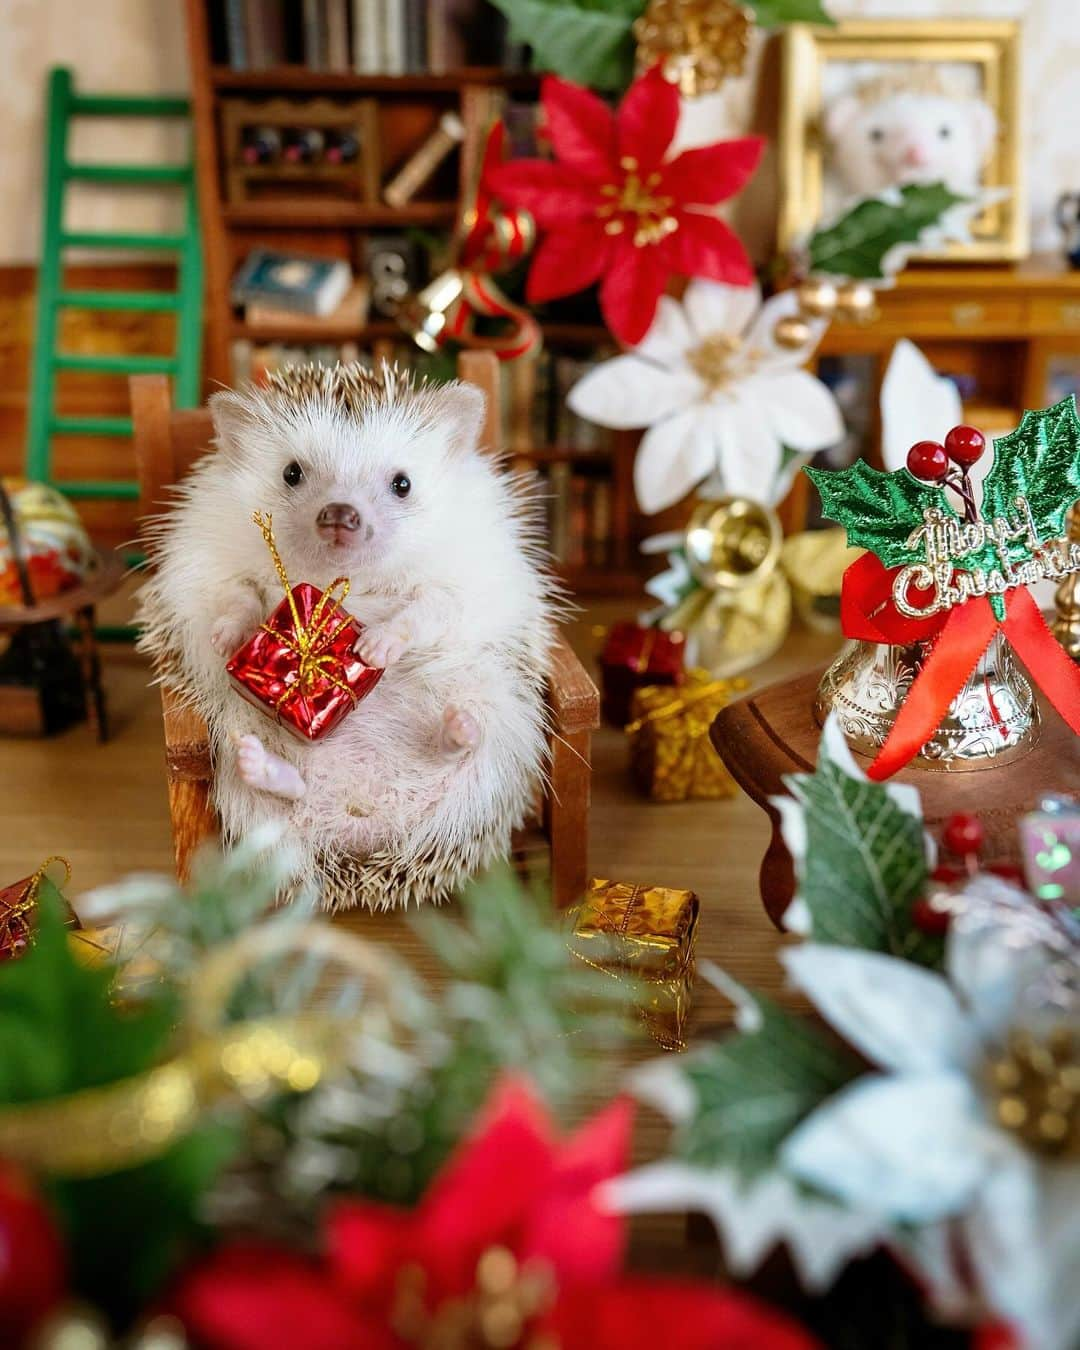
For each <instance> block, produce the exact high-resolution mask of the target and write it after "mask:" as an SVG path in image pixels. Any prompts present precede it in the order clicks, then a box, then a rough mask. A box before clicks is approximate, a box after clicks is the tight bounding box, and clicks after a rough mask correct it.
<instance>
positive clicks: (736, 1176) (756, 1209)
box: [597, 961, 891, 1293]
mask: <svg viewBox="0 0 1080 1350" xmlns="http://www.w3.org/2000/svg"><path fill="white" fill-rule="evenodd" d="M700 973H701V975H702V976H703V977H704V978H705V979H707V980H708V981H709V982H710V984H713V985H715V986H716V987H717V988H718V989H720V990H721V992H722V993H723V994H724V995H725V996H726V997H727V998H729V999H730V1000H731V1002H732V1003H733V1004H734V1007H735V1026H736V1028H737V1029H738V1030H739V1031H743V1032H752V1031H756V1030H757V1029H758V1027H759V1024H760V1016H761V1014H760V1009H759V1007H758V1005H757V1003H756V1001H755V1000H754V999H753V998H752V997H751V996H750V995H748V994H747V992H746V990H745V989H743V988H742V986H741V985H739V984H738V983H737V982H736V981H735V980H732V979H731V978H730V976H728V975H726V974H725V973H724V971H722V970H721V969H719V968H718V967H717V966H715V965H713V964H712V962H710V961H703V962H701V965H700ZM685 1064H686V1061H685V1060H679V1059H674V1058H672V1057H670V1056H669V1057H667V1058H665V1059H660V1060H653V1061H650V1062H649V1063H648V1064H644V1065H642V1066H641V1067H640V1068H638V1069H636V1070H634V1072H633V1073H632V1074H631V1076H630V1087H631V1088H632V1090H633V1092H634V1095H635V1096H636V1097H637V1098H639V1100H641V1101H643V1102H647V1103H648V1104H649V1105H650V1106H652V1107H653V1108H655V1110H657V1111H658V1112H659V1113H660V1114H661V1115H664V1116H666V1117H667V1118H668V1119H669V1120H670V1121H671V1122H672V1123H673V1124H674V1125H680V1124H684V1123H685V1122H686V1121H687V1120H688V1119H689V1118H690V1117H691V1116H692V1114H693V1111H694V1102H695V1093H694V1091H693V1090H692V1088H691V1086H690V1080H689V1079H688V1078H687V1075H686V1070H685ZM597 1200H598V1202H599V1203H600V1204H601V1205H602V1206H604V1207H605V1208H607V1209H610V1210H612V1211H614V1212H615V1213H620V1214H673V1213H678V1212H679V1211H680V1210H692V1211H694V1212H695V1213H698V1214H705V1215H707V1216H708V1217H709V1218H710V1219H711V1220H712V1223H713V1225H714V1227H715V1228H716V1231H717V1234H718V1236H719V1238H720V1241H721V1244H722V1246H723V1249H724V1259H725V1262H726V1264H727V1266H728V1268H729V1269H730V1270H731V1272H732V1274H733V1275H736V1276H740V1277H742V1276H747V1275H752V1274H753V1273H754V1271H755V1270H757V1269H758V1268H759V1267H760V1266H761V1265H762V1264H763V1262H764V1261H765V1260H766V1259H767V1258H768V1257H769V1256H770V1255H771V1254H772V1252H773V1251H774V1250H775V1249H776V1248H777V1247H778V1246H784V1247H785V1248H786V1250H787V1252H788V1254H789V1256H790V1257H791V1262H792V1265H793V1266H794V1268H795V1272H796V1275H797V1276H798V1278H799V1280H800V1282H801V1283H802V1285H803V1287H804V1288H806V1289H808V1290H810V1291H811V1292H813V1293H823V1292H824V1291H825V1290H827V1289H828V1288H829V1287H830V1286H831V1285H832V1284H833V1283H834V1281H835V1280H836V1278H837V1276H839V1275H840V1274H841V1272H842V1271H843V1270H844V1268H845V1266H847V1265H848V1264H849V1263H850V1262H852V1261H854V1260H857V1259H858V1258H859V1257H861V1256H866V1255H868V1254H869V1253H870V1252H872V1251H873V1250H874V1249H875V1248H877V1247H879V1246H881V1245H882V1244H883V1243H885V1242H887V1241H889V1239H890V1238H891V1225H890V1224H889V1222H888V1220H887V1219H884V1218H883V1217H882V1216H880V1215H878V1214H874V1213H869V1212H863V1211H860V1210H855V1209H851V1208H849V1207H846V1206H844V1205H838V1204H836V1203H835V1202H834V1201H832V1200H831V1199H829V1198H827V1197H824V1196H821V1195H815V1194H814V1193H813V1192H812V1191H811V1190H809V1189H808V1188H807V1187H805V1186H803V1185H801V1184H800V1183H799V1182H798V1181H797V1180H796V1179H795V1178H794V1177H792V1176H790V1175H788V1174H786V1173H785V1172H783V1171H782V1170H780V1169H779V1168H776V1167H771V1168H768V1169H766V1170H763V1171H762V1172H760V1173H759V1174H757V1175H753V1176H747V1175H744V1174H742V1173H741V1172H740V1171H739V1170H738V1169H737V1168H736V1167H734V1166H713V1167H709V1166H705V1165H703V1164H697V1163H693V1162H687V1161H684V1160H682V1159H680V1158H674V1157H673V1158H666V1159H664V1160H663V1161H661V1162H656V1163H649V1164H647V1165H646V1166H644V1167H640V1168H637V1169H636V1170H635V1171H632V1172H628V1173H626V1174H625V1175H623V1176H620V1177H615V1178H614V1179H613V1180H611V1181H607V1182H604V1183H603V1184H602V1185H601V1186H600V1187H599V1188H598V1191H597Z"/></svg>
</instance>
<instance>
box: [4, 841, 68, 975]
mask: <svg viewBox="0 0 1080 1350" xmlns="http://www.w3.org/2000/svg"><path fill="white" fill-rule="evenodd" d="M53 862H59V863H61V864H62V866H63V867H64V868H65V870H66V871H67V873H68V876H69V877H70V875H71V869H70V868H69V867H68V865H67V863H66V862H65V861H64V859H63V858H47V859H46V860H45V862H43V863H42V864H41V866H40V867H39V868H38V870H37V871H36V872H35V873H34V875H33V876H32V877H23V878H22V879H21V880H19V881H15V882H12V884H11V885H10V886H0V961H10V960H11V958H12V957H15V956H21V955H22V953H23V952H24V951H25V950H26V948H27V947H29V945H30V943H31V942H32V941H33V938H34V921H35V918H36V914H37V905H38V891H39V889H40V887H41V882H42V879H43V878H44V877H45V876H46V875H47V873H48V869H49V864H50V863H53ZM64 903H65V906H66V909H67V913H66V922H67V925H68V927H69V928H78V927H79V920H78V919H77V918H76V917H75V914H74V911H73V910H72V909H71V907H70V906H68V905H67V902H66V901H65V902H64Z"/></svg>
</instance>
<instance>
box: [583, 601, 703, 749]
mask: <svg viewBox="0 0 1080 1350" xmlns="http://www.w3.org/2000/svg"><path fill="white" fill-rule="evenodd" d="M685 645H686V644H685V639H684V637H683V635H682V633H665V632H664V631H663V630H662V629H660V628H643V627H642V626H641V624H637V623H617V624H615V625H614V626H613V627H612V628H611V630H610V632H609V633H608V635H607V641H606V642H605V643H604V648H603V651H601V653H600V682H601V685H602V686H603V712H604V716H605V717H606V718H607V720H608V721H609V722H614V723H615V725H616V726H620V727H621V726H625V725H626V724H627V722H629V721H630V703H631V700H632V699H633V697H634V692H635V691H636V690H638V689H641V688H642V687H643V686H645V685H649V684H682V682H683V680H684V679H685V678H686V672H685V670H684V660H683V658H684V648H685Z"/></svg>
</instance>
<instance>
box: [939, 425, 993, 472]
mask: <svg viewBox="0 0 1080 1350" xmlns="http://www.w3.org/2000/svg"><path fill="white" fill-rule="evenodd" d="M985 449H986V437H985V436H984V435H983V434H982V432H981V431H980V430H979V429H978V427H953V429H952V431H950V432H949V434H948V435H947V436H946V437H945V453H946V454H947V455H948V456H949V458H950V459H951V460H952V461H953V463H954V464H960V465H962V466H963V467H964V468H965V469H969V468H970V467H971V466H972V464H974V463H975V461H976V460H978V459H981V458H982V454H983V451H984V450H985Z"/></svg>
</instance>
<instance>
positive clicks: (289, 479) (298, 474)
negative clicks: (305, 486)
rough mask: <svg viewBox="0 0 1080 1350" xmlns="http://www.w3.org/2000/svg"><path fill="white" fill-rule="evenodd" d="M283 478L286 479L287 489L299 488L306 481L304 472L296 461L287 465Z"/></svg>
mask: <svg viewBox="0 0 1080 1350" xmlns="http://www.w3.org/2000/svg"><path fill="white" fill-rule="evenodd" d="M281 476H282V478H284V479H285V484H286V486H287V487H298V486H299V485H300V484H301V483H302V482H303V481H304V471H303V469H302V468H301V467H300V465H299V464H297V462H296V460H295V459H294V460H291V461H290V462H289V463H288V464H286V465H285V470H284V472H283V473H282V475H281Z"/></svg>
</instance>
